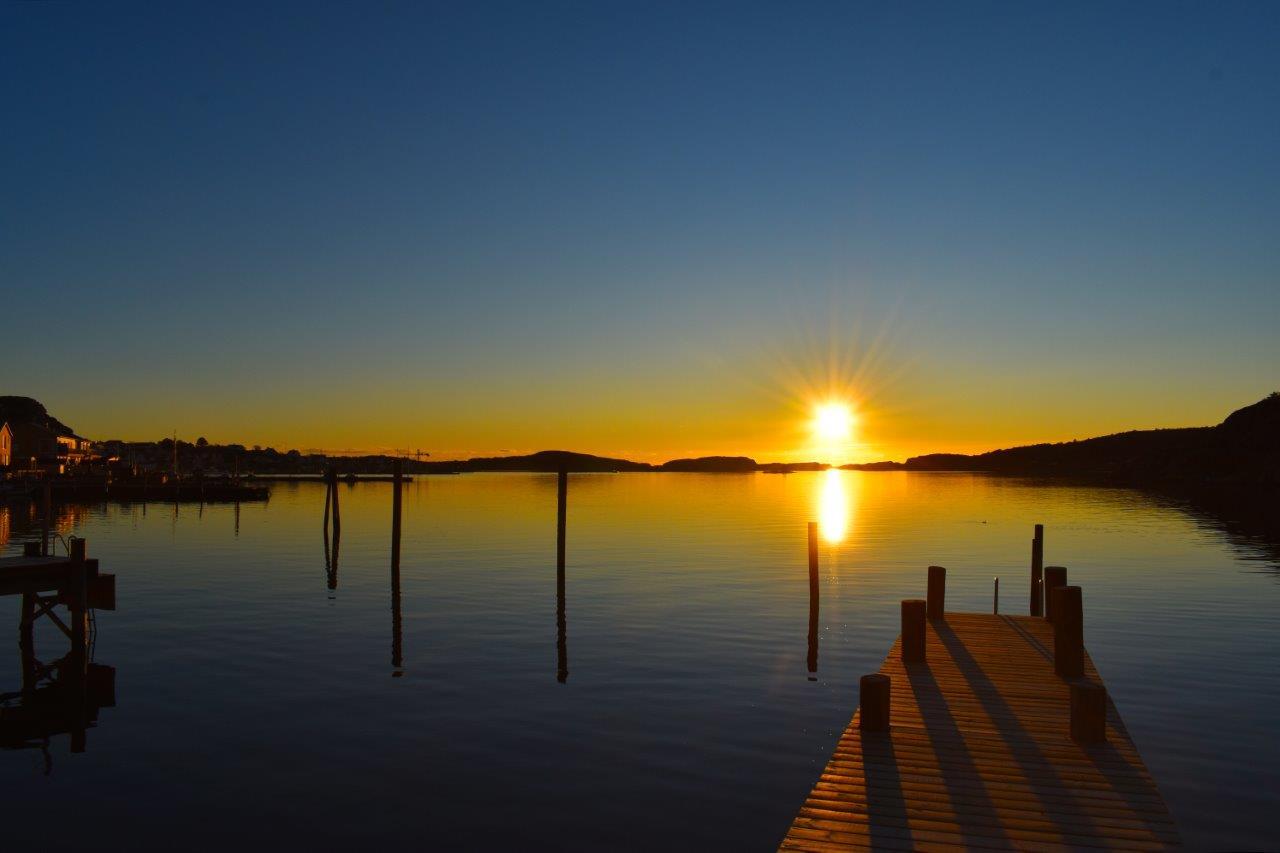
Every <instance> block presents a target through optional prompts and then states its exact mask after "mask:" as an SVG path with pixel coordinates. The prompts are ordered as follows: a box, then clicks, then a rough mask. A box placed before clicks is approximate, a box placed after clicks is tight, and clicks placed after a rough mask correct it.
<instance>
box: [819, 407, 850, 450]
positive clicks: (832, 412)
mask: <svg viewBox="0 0 1280 853" xmlns="http://www.w3.org/2000/svg"><path fill="white" fill-rule="evenodd" d="M853 423H854V417H853V409H851V408H850V407H849V406H848V404H846V403H822V404H821V405H819V406H817V407H816V408H815V409H814V412H813V433H814V435H815V436H817V438H818V439H819V440H821V441H824V442H829V443H834V442H843V441H848V440H849V438H851V437H852V435H853Z"/></svg>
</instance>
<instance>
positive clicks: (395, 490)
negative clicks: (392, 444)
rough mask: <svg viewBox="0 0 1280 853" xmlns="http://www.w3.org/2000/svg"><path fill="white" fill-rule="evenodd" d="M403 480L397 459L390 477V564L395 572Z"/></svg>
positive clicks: (398, 545) (398, 555) (398, 560)
mask: <svg viewBox="0 0 1280 853" xmlns="http://www.w3.org/2000/svg"><path fill="white" fill-rule="evenodd" d="M403 479H404V472H403V469H402V465H401V462H400V460H399V459H397V460H396V461H395V467H394V468H393V469H392V475H391V564H392V565H394V566H395V567H396V569H397V570H398V569H399V568H400V516H401V498H400V492H401V486H402V484H403Z"/></svg>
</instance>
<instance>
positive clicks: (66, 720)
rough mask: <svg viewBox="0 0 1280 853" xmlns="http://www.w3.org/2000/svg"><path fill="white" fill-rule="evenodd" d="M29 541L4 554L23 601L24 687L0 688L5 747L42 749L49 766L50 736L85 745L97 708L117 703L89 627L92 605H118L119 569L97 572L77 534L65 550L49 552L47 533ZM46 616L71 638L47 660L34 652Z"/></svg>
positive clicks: (75, 747)
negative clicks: (58, 553)
mask: <svg viewBox="0 0 1280 853" xmlns="http://www.w3.org/2000/svg"><path fill="white" fill-rule="evenodd" d="M47 506H48V503H47V502H46V507H47ZM46 518H48V515H47V514H46ZM46 529H47V528H46ZM26 544H27V547H26V548H25V553H24V554H23V556H21V557H4V558H0V597H4V596H9V595H15V596H20V597H21V602H22V603H21V610H20V614H21V615H20V619H19V623H18V648H19V652H20V656H21V660H22V687H21V690H18V691H14V692H5V693H0V749H26V748H31V749H40V750H42V751H43V752H44V754H45V761H46V772H48V770H49V768H50V767H51V766H52V765H51V763H50V762H51V761H52V759H51V758H50V757H49V752H48V740H49V738H50V737H52V736H54V735H58V734H70V735H71V751H72V752H84V750H85V745H86V731H87V730H88V729H89V728H92V727H93V725H94V723H95V722H96V721H97V719H98V712H99V710H100V709H102V708H105V707H113V706H114V705H115V669H114V668H113V667H110V666H105V665H103V664H99V663H96V662H94V660H93V654H92V651H93V650H92V646H93V642H92V631H91V626H90V622H91V614H92V611H93V610H96V609H102V610H114V609H115V606H116V591H115V590H116V587H115V576H114V575H110V574H105V573H102V572H99V570H98V561H97V560H95V559H89V558H87V557H86V556H85V541H84V540H83V539H75V538H72V539H71V541H70V543H69V546H70V547H69V550H70V554H69V555H68V556H65V557H55V556H49V555H48V553H47V552H48V551H49V550H50V548H49V542H48V536H47V535H46V536H44V537H43V542H29V543H26ZM42 551H43V552H45V554H44V555H43V556H42V555H41V552H42ZM60 607H61V608H64V611H63V615H62V616H59V615H58V613H57V610H58V608H60ZM40 618H45V619H48V620H49V621H50V622H52V623H53V624H54V625H55V626H56V627H57V628H58V630H60V631H61V632H62V633H63V634H64V635H65V636H66V638H67V639H68V640H69V641H70V648H69V649H68V650H67V651H66V653H65V654H63V655H61V656H60V657H58V658H56V659H53V660H48V661H47V662H45V661H41V660H40V659H39V658H38V657H37V655H36V648H35V630H34V629H35V622H36V620H37V619H40Z"/></svg>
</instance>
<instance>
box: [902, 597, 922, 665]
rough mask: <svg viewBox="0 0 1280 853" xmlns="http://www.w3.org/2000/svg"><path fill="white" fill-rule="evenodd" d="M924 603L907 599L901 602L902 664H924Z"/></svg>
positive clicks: (916, 599) (915, 599) (914, 599)
mask: <svg viewBox="0 0 1280 853" xmlns="http://www.w3.org/2000/svg"><path fill="white" fill-rule="evenodd" d="M925 621H926V620H925V602H923V601H921V600H920V599H918V598H908V599H905V600H904V601H903V602H902V662H903V663H924V626H925Z"/></svg>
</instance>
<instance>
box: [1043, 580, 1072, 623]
mask: <svg viewBox="0 0 1280 853" xmlns="http://www.w3.org/2000/svg"><path fill="white" fill-rule="evenodd" d="M1066 585H1067V570H1066V567H1064V566H1045V567H1044V617H1045V618H1046V619H1048V620H1049V621H1050V622H1052V621H1053V619H1054V615H1053V591H1054V589H1055V588H1057V587H1060V586H1066Z"/></svg>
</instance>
